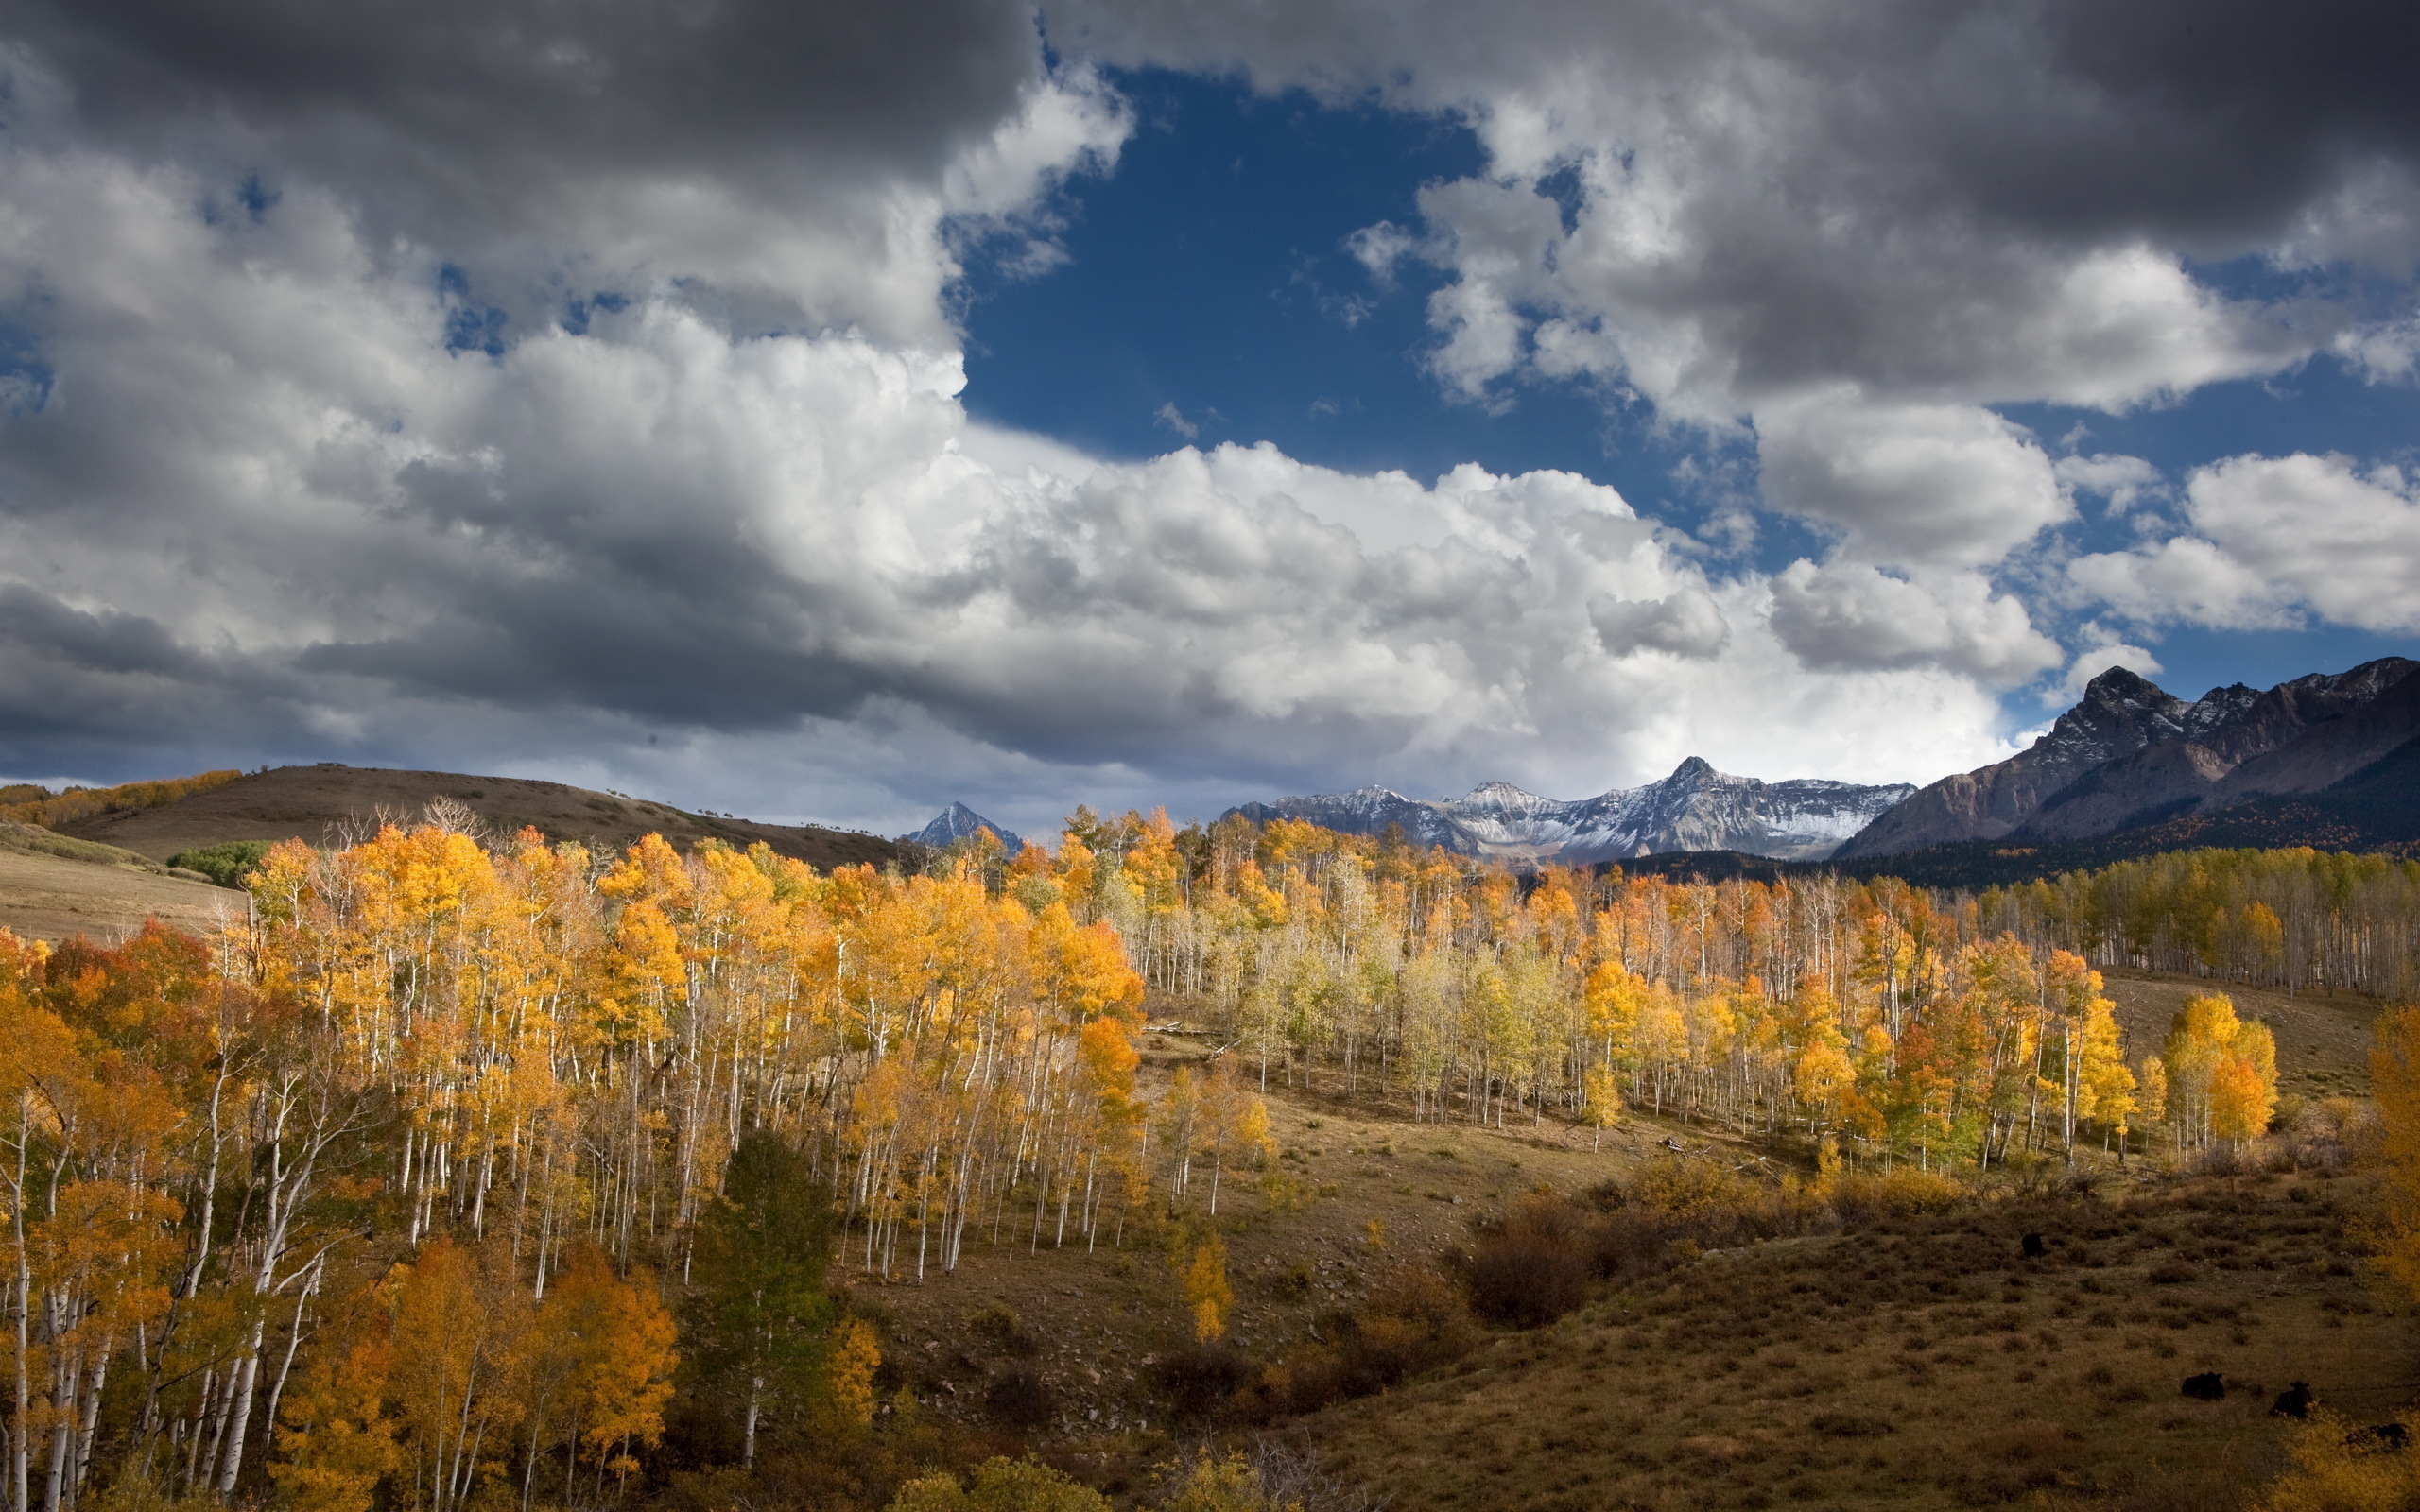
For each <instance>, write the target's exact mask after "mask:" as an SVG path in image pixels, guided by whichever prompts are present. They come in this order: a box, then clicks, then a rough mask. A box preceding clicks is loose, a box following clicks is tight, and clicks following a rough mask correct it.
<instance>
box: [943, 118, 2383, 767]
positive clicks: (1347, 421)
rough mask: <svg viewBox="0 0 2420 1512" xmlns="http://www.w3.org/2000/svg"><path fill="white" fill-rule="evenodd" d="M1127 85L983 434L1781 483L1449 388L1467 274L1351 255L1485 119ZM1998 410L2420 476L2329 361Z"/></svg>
mask: <svg viewBox="0 0 2420 1512" xmlns="http://www.w3.org/2000/svg"><path fill="white" fill-rule="evenodd" d="M1112 77H1113V80H1114V82H1115V87H1116V88H1117V89H1118V91H1119V92H1120V93H1121V94H1123V95H1125V97H1126V98H1127V99H1128V100H1130V101H1131V102H1132V105H1133V107H1134V110H1135V113H1136V127H1135V131H1134V134H1133V135H1132V137H1131V138H1130V139H1129V140H1128V142H1127V144H1126V146H1124V148H1123V149H1122V152H1121V155H1120V159H1119V163H1118V167H1117V170H1116V172H1115V173H1114V174H1110V175H1107V176H1100V177H1090V176H1088V177H1083V178H1080V179H1078V180H1074V181H1072V182H1071V183H1070V184H1069V185H1068V186H1067V187H1066V188H1065V189H1064V190H1063V192H1062V193H1061V194H1060V195H1059V196H1058V197H1056V198H1055V199H1054V201H1053V211H1054V213H1055V214H1056V215H1058V216H1059V217H1061V220H1062V224H1061V225H1060V227H1059V228H1058V229H1057V231H1056V233H1055V237H1054V240H1055V241H1056V243H1057V245H1058V247H1059V248H1060V249H1062V251H1063V255H1064V257H1065V262H1064V263H1063V264H1060V265H1057V266H1052V267H1050V268H1049V269H1048V270H1047V271H1044V272H1040V273H1036V272H1033V271H1032V270H1031V269H1029V267H1027V266H1021V264H1020V260H1019V257H1018V256H1017V255H1015V254H1017V253H1021V252H1022V246H1021V244H1020V245H1019V246H1016V247H1013V248H1011V255H1010V256H1006V257H1003V256H1000V255H997V254H996V249H990V248H987V249H984V250H985V251H986V252H990V253H992V254H993V255H982V254H979V253H978V255H977V256H975V257H973V258H971V259H970V262H969V271H968V276H967V279H966V282H965V287H964V294H963V298H964V301H965V302H964V306H963V308H964V319H965V325H966V333H967V344H966V352H967V362H966V370H967V388H966V395H965V398H966V405H967V409H968V411H969V413H970V414H972V415H973V416H975V417H977V419H979V420H983V421H990V422H993V423H996V424H1000V425H1005V426H1010V427H1013V428H1016V429H1020V430H1027V431H1033V432H1038V433H1041V434H1043V435H1046V436H1050V437H1055V438H1059V439H1062V440H1064V441H1067V442H1070V443H1072V444H1074V445H1077V446H1080V447H1082V448H1084V449H1086V450H1088V451H1091V452H1093V453H1096V454H1098V455H1102V456H1106V457H1118V458H1125V459H1140V458H1144V457H1149V456H1151V455H1157V454H1159V453H1162V452H1165V451H1167V449H1168V448H1170V447H1171V446H1173V445H1176V444H1179V443H1180V442H1182V441H1186V440H1192V441H1196V442H1198V443H1199V444H1201V445H1210V444H1214V443H1216V442H1219V441H1237V442H1245V443H1250V442H1255V441H1271V442H1274V443H1275V444H1276V445H1277V446H1278V447H1279V448H1281V449H1282V450H1284V451H1285V452H1287V453H1288V455H1293V456H1296V457H1299V458H1302V459H1303V460H1305V461H1308V462H1314V463H1318V464H1320V465H1321V466H1323V467H1331V468H1336V469H1339V470H1341V471H1345V472H1376V471H1382V470H1387V469H1399V470H1402V471H1404V472H1409V473H1411V474H1412V475H1413V476H1415V477H1419V478H1424V479H1425V478H1427V477H1431V476H1434V475H1435V474H1437V473H1440V472H1445V471H1447V470H1449V469H1450V468H1452V467H1454V466H1455V465H1456V464H1458V463H1461V462H1466V461H1477V462H1479V463H1480V464H1482V465H1484V466H1486V467H1487V468H1489V469H1490V470H1492V471H1495V472H1527V471H1530V470H1532V469H1538V468H1552V469H1559V470H1563V471H1567V472H1577V473H1581V474H1582V475H1584V476H1586V477H1588V478H1590V479H1593V480H1595V481H1597V482H1599V483H1604V484H1608V485H1610V486H1612V487H1614V488H1616V489H1618V490H1620V491H1621V493H1622V494H1623V496H1624V497H1625V498H1627V499H1628V500H1629V501H1630V502H1631V503H1632V504H1633V505H1634V506H1635V507H1638V508H1639V509H1641V510H1642V511H1645V512H1649V513H1652V514H1654V515H1655V516H1657V517H1658V518H1660V519H1663V520H1665V521H1668V522H1669V523H1671V524H1675V525H1677V526H1679V527H1681V528H1683V529H1692V530H1694V529H1698V528H1700V527H1702V526H1703V522H1704V518H1705V516H1706V515H1707V514H1708V513H1709V511H1710V509H1711V508H1712V507H1716V506H1717V505H1719V503H1720V498H1721V489H1720V484H1709V483H1708V482H1706V481H1705V474H1707V473H1709V472H1713V473H1716V474H1717V475H1718V476H1720V470H1722V469H1725V468H1728V469H1732V470H1741V469H1746V470H1749V471H1750V472H1751V475H1753V467H1754V461H1755V457H1754V451H1753V448H1751V447H1746V446H1742V445H1740V444H1738V443H1737V442H1736V441H1734V442H1731V443H1729V444H1726V443H1725V441H1724V439H1723V438H1717V437H1711V436H1708V435H1706V434H1704V433H1703V432H1702V431H1696V430H1693V429H1690V428H1676V427H1671V426H1660V425H1659V424H1658V423H1657V417H1656V414H1655V411H1654V410H1653V408H1652V407H1651V406H1650V405H1647V404H1641V403H1638V402H1636V401H1635V400H1634V399H1625V398H1624V397H1623V396H1621V395H1619V394H1618V393H1616V391H1615V390H1614V389H1612V388H1611V387H1609V386H1606V385H1603V384H1600V383H1593V382H1555V381H1546V380H1534V379H1532V380H1530V381H1525V382H1521V383H1518V384H1515V385H1511V386H1508V387H1506V388H1505V390H1504V391H1503V392H1502V393H1501V394H1500V395H1499V396H1497V399H1496V401H1495V403H1486V404H1482V403H1476V402H1473V401H1471V400H1469V399H1466V398H1461V397H1459V396H1454V395H1449V394H1448V393H1446V392H1445V391H1444V390H1443V389H1442V388H1441V387H1440V386H1439V385H1438V384H1437V382H1436V381H1435V380H1434V379H1433V378H1432V377H1431V376H1430V375H1429V374H1428V373H1426V371H1425V370H1424V361H1425V359H1426V356H1427V354H1428V352H1430V351H1431V350H1432V349H1433V348H1434V347H1435V345H1436V337H1435V335H1434V333H1433V332H1432V331H1431V330H1430V328H1429V326H1428V323H1427V320H1426V313H1425V304H1426V300H1427V298H1428V296H1429V295H1430V294H1431V293H1432V292H1433V291H1434V290H1436V289H1437V288H1438V287H1440V286H1441V285H1443V283H1446V282H1447V281H1448V275H1447V274H1446V273H1445V272H1443V271H1442V270H1440V269H1437V268H1434V267H1426V266H1411V267H1409V268H1406V269H1404V270H1403V271H1402V272H1401V273H1400V274H1399V275H1398V276H1396V277H1392V278H1388V279H1380V278H1378V277H1375V276H1374V275H1373V274H1372V272H1371V270H1370V269H1368V268H1367V267H1365V266H1363V265H1362V264H1361V263H1360V262H1359V261H1358V260H1357V258H1356V257H1355V256H1354V255H1353V252H1352V250H1351V247H1350V242H1351V239H1352V237H1353V235H1354V233H1355V232H1358V231H1360V230H1361V229H1362V228H1364V227H1367V226H1370V225H1374V224H1376V223H1378V222H1382V221H1386V222H1393V223H1397V224H1403V223H1408V222H1410V221H1412V220H1414V219H1416V217H1417V215H1418V210H1417V206H1416V203H1415V199H1416V195H1417V191H1418V190H1419V189H1420V187H1421V186H1422V185H1423V184H1424V183H1432V182H1437V181H1440V180H1449V179H1454V178H1460V177H1464V176H1468V175H1472V174H1475V173H1479V172H1482V171H1483V170H1484V167H1485V153H1484V152H1483V150H1482V149H1481V147H1480V146H1479V144H1478V138H1477V137H1476V135H1475V134H1474V133H1473V132H1472V130H1471V129H1469V127H1468V126H1467V125H1466V124H1465V123H1463V122H1462V121H1461V120H1460V119H1457V118H1454V117H1452V116H1446V115H1439V114H1429V113H1422V112H1409V111H1402V110H1391V109H1388V108H1385V107H1383V106H1381V105H1378V104H1375V103H1373V102H1371V101H1368V100H1359V101H1336V102H1326V101H1322V100H1321V99H1320V98H1318V97H1316V96H1315V95H1313V94H1311V93H1309V92H1308V91H1305V90H1299V89H1298V90H1291V91H1287V92H1285V93H1282V94H1275V95H1268V94H1259V93H1256V92H1254V91H1253V89H1251V88H1249V87H1248V86H1246V85H1244V84H1243V83H1241V82H1239V81H1237V80H1236V79H1233V78H1222V77H1193V76H1188V75H1184V74H1176V73H1171V72H1167V71H1165V70H1147V71H1140V72H1131V73H1118V74H1115V75H1113V76H1112ZM2203 276H2204V279H2205V281H2206V282H2207V283H2210V284H2211V285H2212V286H2213V287H2217V288H2221V289H2225V290H2228V291H2229V292H2232V293H2236V294H2238V295H2242V296H2246V297H2251V296H2255V295H2265V296H2267V297H2270V298H2276V297H2280V296H2284V295H2290V294H2292V293H2298V292H2301V290H2302V289H2304V288H2305V287H2308V286H2309V285H2311V284H2314V283H2317V284H2321V285H2323V286H2324V285H2325V283H2328V282H2330V281H2327V280H2325V279H2315V278H2285V277H2280V276H2279V275H2277V274H2276V273H2275V272H2274V270H2273V269H2271V268H2269V267H2267V266H2265V265H2262V264H2260V263H2258V262H2257V261H2254V262H2253V263H2251V264H2250V265H2249V266H2221V267H2216V268H2208V269H2204V270H2203ZM2389 298H2391V296H2389ZM1164 406H1173V408H1174V411H1175V415H1174V417H1173V419H1174V420H1175V421H1179V422H1181V423H1182V424H1184V425H1190V426H1191V427H1193V429H1192V430H1190V431H1184V430H1181V429H1180V428H1179V424H1177V423H1172V422H1171V417H1169V416H1168V415H1167V414H1166V413H1164ZM1994 407H1995V408H1996V409H1997V411H1998V412H1999V413H2000V414H2002V415H2004V416H2006V417H2007V418H2008V419H2010V420H2012V421H2015V422H2016V423H2018V424H2020V425H2023V426H2025V427H2027V428H2028V429H2030V430H2031V431H2032V432H2033V433H2035V434H2036V435H2037V436H2039V437H2041V438H2043V439H2044V441H2045V442H2046V443H2048V445H2049V446H2050V447H2051V448H2052V450H2053V451H2054V453H2072V452H2083V453H2086V454H2090V453H2100V452H2117V453H2123V454H2126V455H2134V456H2139V457H2142V458H2144V459H2145V460H2147V461H2149V462H2150V463H2152V465H2153V466H2155V467H2157V468H2158V469H2159V470H2160V471H2161V472H2164V473H2165V474H2166V475H2167V476H2168V477H2169V479H2171V480H2175V479H2182V478H2183V477H2184V476H2185V475H2186V474H2187V473H2188V472H2191V471H2192V470H2193V469H2194V468H2197V467H2200V466H2203V465H2205V464H2207V463H2210V462H2213V461H2216V460H2218V459H2221V458H2223V457H2227V456H2232V455H2239V454H2242V453H2246V452H2255V453H2268V454H2273V455H2284V454H2289V453H2293V452H2332V453H2342V454H2344V455H2350V456H2353V457H2356V458H2359V459H2361V460H2362V461H2364V462H2368V463H2378V462H2386V463H2400V464H2402V465H2405V466H2407V467H2409V466H2411V463H2412V461H2413V460H2414V458H2415V455H2420V387H2415V386H2414V385H2412V384H2410V383H2402V384H2378V383H2373V382H2367V381H2364V380H2363V379H2362V378H2361V377H2360V376H2359V374H2358V373H2357V372H2354V371H2350V370H2348V368H2347V365H2346V364H2345V363H2344V362H2343V361H2342V360H2340V359H2339V358H2337V357H2335V356H2332V355H2327V354H2322V355H2319V356H2315V357H2313V358H2311V359H2310V360H2308V362H2306V363H2303V364H2301V365H2298V366H2297V367H2295V368H2293V369H2290V370H2289V371H2286V372H2284V373H2281V374H2277V375H2274V376H2268V377H2262V378H2257V379H2242V380H2235V381H2229V382H2221V383H2214V384H2210V385H2207V386H2204V387H2198V388H2195V389H2193V390H2192V391H2190V392H2188V393H2186V394H2183V395H2181V396H2176V397H2174V398H2170V399H2166V400H2164V401H2160V402H2154V403H2152V404H2145V405H2142V406H2140V407H2136V408H2132V409H2128V410H2125V411H2122V412H2117V413H2112V412H2110V411H2107V410H2103V409H2099V408H2081V407H2077V406H2071V405H2058V404H2039V403H2033V404H2000V405H1996V406H1994ZM1688 464H1694V468H1692V467H1691V466H1689V465H1688ZM1760 524H1761V529H1760V531H1759V534H1758V538H1757V540H1756V541H1755V545H1754V547H1753V548H1752V549H1751V550H1750V551H1749V552H1747V553H1746V554H1745V558H1746V559H1747V560H1748V561H1750V562H1752V563H1754V564H1755V566H1756V567H1759V568H1761V569H1763V570H1765V571H1768V572H1778V571H1780V570H1781V569H1782V568H1783V567H1785V566H1787V565H1788V564H1789V561H1790V560H1792V559H1793V558H1797V557H1800V556H1805V555H1807V554H1809V553H1811V552H1816V551H1820V549H1821V538H1820V535H1819V534H1818V533H1816V532H1812V531H1810V530H1809V529H1807V528H1806V526H1805V525H1804V524H1802V523H1800V522H1796V521H1793V520H1790V519H1788V518H1776V517H1771V516H1769V517H1767V518H1765V519H1764V520H1763V521H1762V522H1760ZM2066 535H2067V536H2068V538H2069V539H2071V540H2072V541H2074V542H2075V543H2076V544H2077V546H2078V547H2080V548H2081V549H2086V550H2110V549H2118V548H2122V547H2123V546H2124V545H2125V544H2127V543H2128V542H2130V541H2132V540H2134V539H2135V530H2133V529H2132V528H2130V527H2129V524H2128V522H2127V521H2125V520H2124V519H2122V518H2121V519H2118V520H2111V519H2109V518H2107V517H2106V515H2105V514H2104V512H2103V511H2101V510H2099V509H2087V510H2086V511H2085V512H2084V515H2083V518H2081V519H2080V520H2078V521H2077V522H2076V523H2075V524H2074V525H2072V526H2070V527H2069V528H2068V529H2067V531H2066ZM2144 638H2145V639H2146V640H2150V639H2151V637H2149V636H2146V637H2144ZM2152 649H2153V651H2154V654H2155V656H2156V657H2157V659H2158V661H2159V662H2160V664H2161V670H2160V671H2159V672H2158V673H2155V674H2154V677H2155V679H2158V680H2161V681H2162V682H2163V683H2164V685H2166V686H2168V687H2169V691H2171V692H2173V693H2176V694H2178V695H2179V696H2183V697H2187V698H2191V697H2197V696H2200V695H2201V694H2203V693H2204V692H2207V691H2208V690H2209V689H2211V688H2213V687H2217V686H2221V685H2224V684H2226V683H2229V682H2236V681H2243V682H2248V683H2251V684H2253V685H2255V686H2258V687H2268V686H2271V685H2273V684H2274V683H2277V682H2280V681H2283V680H2285V679H2289V678H2293V677H2298V676H2301V675H2302V674H2304V673H2307V672H2314V671H2342V670H2343V669H2344V668H2345V667H2348V666H2352V665H2356V664H2358V663H2359V662H2365V661H2368V660H2371V659H2373V658H2377V657H2382V656H2415V655H2420V638H2415V637H2414V636H2412V635H2411V634H2408V633H2377V632H2372V631H2364V630H2361V629H2357V628H2353V627H2346V626H2342V625H2339V624H2332V623H2329V622H2327V621H2325V620H2324V619H2323V620H2311V621H2308V622H2306V623H2305V624H2304V625H2302V626H2300V627H2296V628H2292V629H2260V630H2231V629H2215V628H2209V627H2199V626H2191V625H2179V626H2169V627H2162V628H2161V629H2160V630H2159V631H2158V632H2157V636H2156V644H2155V646H2153V647H2152ZM2066 702H2067V699H2066V695H2065V693H2064V692H2063V691H2061V690H2059V689H2058V688H2056V687H2054V686H2050V685H2047V684H2046V685H2043V686H2039V687H2034V688H2029V689H2026V690H2022V691H2020V692H2018V693H2016V694H2014V695H2013V696H2011V697H2010V698H2009V710H2008V714H2009V718H2010V720H2011V721H2012V722H2013V725H2014V727H2024V726H2027V725H2031V724H2033V723H2036V722H2037V718H2038V716H2040V715H2042V714H2045V713H2056V712H2057V711H2058V710H2059V709H2061V708H2064V707H2066Z"/></svg>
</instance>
